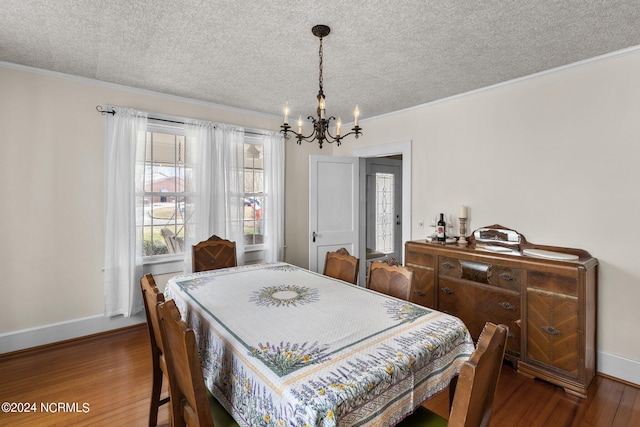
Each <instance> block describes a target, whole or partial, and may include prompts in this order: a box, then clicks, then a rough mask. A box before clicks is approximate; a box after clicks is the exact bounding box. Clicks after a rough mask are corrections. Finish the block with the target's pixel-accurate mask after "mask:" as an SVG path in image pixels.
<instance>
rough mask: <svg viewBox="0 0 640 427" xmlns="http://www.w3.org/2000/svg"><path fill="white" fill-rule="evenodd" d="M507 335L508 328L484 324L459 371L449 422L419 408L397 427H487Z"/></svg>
mask: <svg viewBox="0 0 640 427" xmlns="http://www.w3.org/2000/svg"><path fill="white" fill-rule="evenodd" d="M508 333H509V328H507V327H506V326H505V325H495V324H493V323H491V322H487V323H486V324H485V326H484V329H483V330H482V333H481V334H480V338H478V345H477V347H476V350H475V351H474V352H473V354H472V355H471V357H470V358H469V360H467V361H465V362H464V364H463V365H462V368H460V376H459V377H458V382H457V386H456V389H455V393H454V397H453V403H452V406H451V412H450V413H449V421H448V422H447V420H445V419H444V418H442V417H440V416H439V415H437V414H435V413H433V412H431V411H429V410H428V409H427V408H425V407H424V406H420V407H418V409H416V410H415V412H414V413H413V414H412V415H409V417H407V418H405V419H404V420H403V421H402V422H401V423H400V424H398V427H436V426H449V427H487V426H488V425H489V421H490V419H491V406H492V404H493V399H494V396H495V394H496V390H497V388H498V379H499V378H500V371H501V370H502V360H503V359H504V352H505V349H506V343H507V334H508Z"/></svg>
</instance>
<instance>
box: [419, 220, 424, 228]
mask: <svg viewBox="0 0 640 427" xmlns="http://www.w3.org/2000/svg"><path fill="white" fill-rule="evenodd" d="M418 228H424V220H423V219H421V220H420V221H418Z"/></svg>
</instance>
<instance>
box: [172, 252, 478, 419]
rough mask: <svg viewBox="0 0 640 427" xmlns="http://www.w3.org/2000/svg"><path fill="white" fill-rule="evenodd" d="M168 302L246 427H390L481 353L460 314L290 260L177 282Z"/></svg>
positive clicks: (210, 379)
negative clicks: (191, 332)
mask: <svg viewBox="0 0 640 427" xmlns="http://www.w3.org/2000/svg"><path fill="white" fill-rule="evenodd" d="M164 294H165V298H166V299H173V300H174V301H175V303H176V306H177V307H178V309H179V310H180V313H181V316H182V318H183V320H184V321H185V322H186V323H187V325H188V326H189V327H190V328H192V329H193V330H194V331H195V335H196V339H197V342H198V351H199V354H200V360H201V365H202V371H203V374H204V375H203V376H204V379H205V385H206V386H207V388H208V389H209V391H210V392H211V393H212V394H213V395H214V396H215V398H216V399H217V400H218V401H219V402H220V403H221V404H222V406H224V407H225V408H226V409H227V411H228V412H229V413H230V414H231V415H232V416H233V418H234V419H235V420H236V421H237V422H238V424H240V425H242V426H393V425H396V424H397V423H398V422H400V421H401V420H402V419H403V418H404V417H406V416H407V415H409V414H410V413H412V412H413V410H414V409H415V408H416V407H417V406H419V405H420V404H422V403H423V402H424V401H425V400H427V399H429V398H430V397H431V396H433V395H435V394H437V393H439V392H440V391H442V390H443V389H445V388H446V387H447V386H448V385H449V382H450V381H451V379H452V378H454V377H456V376H457V374H458V373H459V371H460V367H461V365H462V363H464V361H465V360H467V359H468V358H469V356H470V355H471V353H472V352H473V351H474V344H473V341H472V339H471V336H470V334H469V331H468V329H467V327H466V326H465V325H464V323H463V322H462V321H461V320H460V319H458V318H457V317H454V316H451V315H449V314H446V313H442V312H439V311H436V310H434V309H431V308H427V307H423V306H420V305H416V304H413V303H410V302H408V301H404V300H400V299H396V298H393V297H391V296H388V295H385V294H381V293H378V292H375V291H372V290H369V289H366V288H364V287H361V286H357V285H352V284H349V283H347V282H344V281H341V280H338V279H333V278H331V277H327V276H324V275H322V274H319V273H316V272H312V271H310V270H307V269H304V268H301V267H297V266H294V265H291V264H288V263H283V262H278V263H264V264H254V265H246V266H239V267H231V268H224V269H219V270H212V271H205V272H199V273H187V274H181V275H178V276H174V277H172V278H171V279H170V280H169V281H168V283H167V286H166V287H165V290H164Z"/></svg>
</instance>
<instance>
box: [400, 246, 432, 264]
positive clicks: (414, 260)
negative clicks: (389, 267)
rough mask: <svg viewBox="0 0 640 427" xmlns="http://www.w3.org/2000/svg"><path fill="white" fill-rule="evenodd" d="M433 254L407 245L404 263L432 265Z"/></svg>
mask: <svg viewBox="0 0 640 427" xmlns="http://www.w3.org/2000/svg"><path fill="white" fill-rule="evenodd" d="M434 259H435V256H434V255H433V254H432V253H429V252H424V251H421V250H419V249H416V248H413V247H411V246H407V249H406V251H405V263H408V264H417V265H422V266H424V267H434V266H435V263H434Z"/></svg>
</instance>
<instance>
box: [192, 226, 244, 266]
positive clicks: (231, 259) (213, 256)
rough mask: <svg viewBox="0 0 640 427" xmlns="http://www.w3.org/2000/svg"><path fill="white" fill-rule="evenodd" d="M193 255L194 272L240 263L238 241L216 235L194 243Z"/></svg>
mask: <svg viewBox="0 0 640 427" xmlns="http://www.w3.org/2000/svg"><path fill="white" fill-rule="evenodd" d="M191 255H192V256H191V260H192V267H193V272H194V273H197V272H199V271H208V270H217V269H219V268H226V267H235V266H237V265H238V259H237V256H236V243H235V242H231V241H229V240H225V239H222V238H220V237H218V236H215V235H214V236H211V237H209V238H208V239H207V240H204V241H202V242H200V243H198V244H197V245H194V246H193V249H192V253H191Z"/></svg>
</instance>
